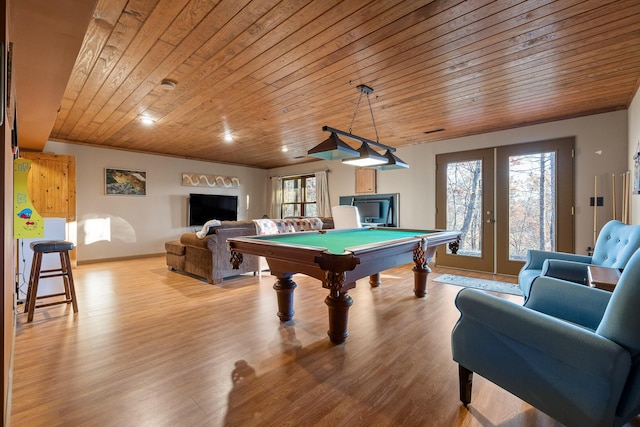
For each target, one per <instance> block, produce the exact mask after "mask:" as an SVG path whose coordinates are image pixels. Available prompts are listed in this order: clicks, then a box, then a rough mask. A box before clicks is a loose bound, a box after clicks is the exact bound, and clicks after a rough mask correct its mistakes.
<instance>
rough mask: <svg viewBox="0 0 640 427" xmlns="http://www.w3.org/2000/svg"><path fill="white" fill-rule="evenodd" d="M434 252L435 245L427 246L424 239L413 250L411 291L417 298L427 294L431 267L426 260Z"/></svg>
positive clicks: (431, 256)
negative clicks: (413, 263)
mask: <svg viewBox="0 0 640 427" xmlns="http://www.w3.org/2000/svg"><path fill="white" fill-rule="evenodd" d="M435 253H436V247H435V246H431V247H429V246H427V244H426V241H424V239H423V241H422V242H421V244H420V246H419V247H418V248H417V249H416V250H414V251H413V262H415V264H416V265H414V266H413V293H414V294H415V295H416V297H418V298H424V297H425V296H426V295H427V278H428V277H429V273H430V272H431V268H429V265H428V264H427V262H428V261H429V260H430V259H431V258H433V256H434V255H435Z"/></svg>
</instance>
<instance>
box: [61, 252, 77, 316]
mask: <svg viewBox="0 0 640 427" xmlns="http://www.w3.org/2000/svg"><path fill="white" fill-rule="evenodd" d="M62 255H63V256H64V267H63V268H64V271H63V273H64V274H65V276H64V279H65V280H66V285H67V299H70V300H71V305H72V306H73V312H74V313H77V312H78V302H77V300H76V286H75V283H74V281H73V273H72V272H71V258H70V257H69V252H64V253H63V254H62Z"/></svg>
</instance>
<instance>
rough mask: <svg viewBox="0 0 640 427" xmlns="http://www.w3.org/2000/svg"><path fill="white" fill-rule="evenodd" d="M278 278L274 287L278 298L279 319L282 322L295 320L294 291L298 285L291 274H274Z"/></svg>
mask: <svg viewBox="0 0 640 427" xmlns="http://www.w3.org/2000/svg"><path fill="white" fill-rule="evenodd" d="M272 274H275V276H276V277H277V278H278V281H277V282H276V283H275V284H274V285H273V289H275V290H276V295H277V296H278V317H279V318H280V321H281V322H287V321H289V320H291V319H293V314H294V313H295V312H294V311H293V291H294V290H295V289H296V287H297V286H298V285H296V282H294V281H293V279H292V276H293V274H291V273H272Z"/></svg>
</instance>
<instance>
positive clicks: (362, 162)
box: [342, 142, 388, 167]
mask: <svg viewBox="0 0 640 427" xmlns="http://www.w3.org/2000/svg"><path fill="white" fill-rule="evenodd" d="M358 153H359V156H358V157H353V158H350V159H342V163H345V164H347V165H352V166H361V167H364V166H376V165H382V164H385V163H387V161H388V160H387V158H386V157H384V156H382V155H380V154H379V153H378V152H377V151H375V150H374V149H373V148H371V147H369V144H367V143H366V142H363V143H362V145H361V146H360V148H359V149H358Z"/></svg>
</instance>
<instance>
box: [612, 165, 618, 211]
mask: <svg viewBox="0 0 640 427" xmlns="http://www.w3.org/2000/svg"><path fill="white" fill-rule="evenodd" d="M611 183H612V186H613V189H612V190H613V194H612V195H611V200H612V204H613V219H618V218H617V217H618V212H617V210H616V207H617V206H616V205H617V204H618V203H617V202H618V198H617V196H616V174H615V173H612V174H611Z"/></svg>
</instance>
